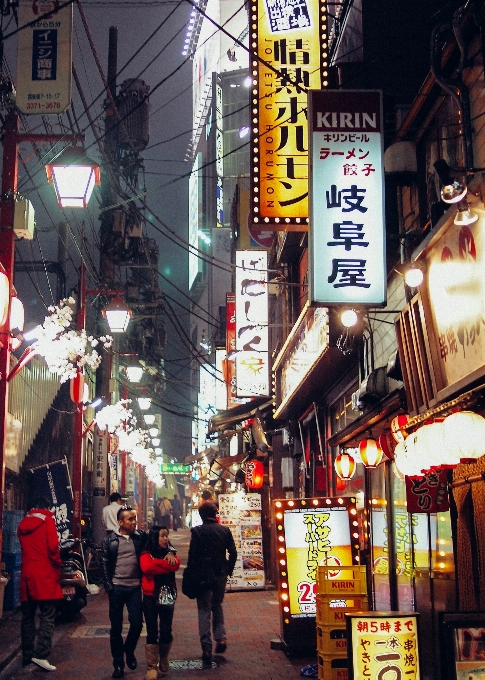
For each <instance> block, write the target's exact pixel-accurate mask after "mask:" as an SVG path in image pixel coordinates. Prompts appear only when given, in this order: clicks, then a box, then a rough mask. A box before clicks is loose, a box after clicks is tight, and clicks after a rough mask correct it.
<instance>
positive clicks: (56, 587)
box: [17, 508, 62, 602]
mask: <svg viewBox="0 0 485 680" xmlns="http://www.w3.org/2000/svg"><path fill="white" fill-rule="evenodd" d="M17 535H18V537H19V541H20V548H21V551H22V565H21V573H20V601H21V602H27V601H28V600H62V589H61V585H60V574H61V556H60V553H59V538H58V536H57V529H56V523H55V521H54V515H53V513H52V512H51V511H50V510H47V509H46V508H32V510H29V512H28V513H27V514H26V515H25V517H24V518H23V520H22V521H21V522H20V524H19V526H18V529H17Z"/></svg>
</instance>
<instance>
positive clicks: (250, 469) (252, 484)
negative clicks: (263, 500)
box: [245, 460, 264, 489]
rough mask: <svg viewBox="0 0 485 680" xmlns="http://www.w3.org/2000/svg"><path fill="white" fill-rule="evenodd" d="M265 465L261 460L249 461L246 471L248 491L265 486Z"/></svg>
mask: <svg viewBox="0 0 485 680" xmlns="http://www.w3.org/2000/svg"><path fill="white" fill-rule="evenodd" d="M263 479H264V465H263V463H262V462H261V461H260V460H248V462H247V463H246V471H245V484H246V486H247V487H248V489H260V488H261V487H262V486H263Z"/></svg>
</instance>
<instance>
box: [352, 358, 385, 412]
mask: <svg viewBox="0 0 485 680" xmlns="http://www.w3.org/2000/svg"><path fill="white" fill-rule="evenodd" d="M386 370H387V366H381V368H376V370H375V371H372V372H371V373H369V375H368V376H367V378H365V379H364V380H363V381H362V383H361V385H360V387H359V390H358V397H357V400H358V405H359V408H360V409H361V410H363V409H364V408H365V407H366V406H369V405H371V404H375V403H376V402H378V401H379V400H380V399H382V398H383V397H385V396H387V394H389V380H388V378H387V375H386Z"/></svg>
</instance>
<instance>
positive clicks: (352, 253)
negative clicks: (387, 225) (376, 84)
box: [308, 90, 386, 305]
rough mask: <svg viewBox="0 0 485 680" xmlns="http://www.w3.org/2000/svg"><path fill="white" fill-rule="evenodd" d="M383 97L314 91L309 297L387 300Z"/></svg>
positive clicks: (351, 301)
mask: <svg viewBox="0 0 485 680" xmlns="http://www.w3.org/2000/svg"><path fill="white" fill-rule="evenodd" d="M381 110H382V103H381V94H380V93H379V92H375V91H364V90H362V91H360V90H356V91H350V90H332V91H330V90H319V91H311V92H310V93H309V102H308V111H309V130H310V225H309V256H310V266H309V278H310V291H309V294H310V300H311V301H312V302H317V303H321V304H325V305H342V304H346V305H348V304H354V305H382V304H384V303H385V301H386V266H385V265H386V261H385V229H384V185H383V176H384V174H383V154H382V113H381Z"/></svg>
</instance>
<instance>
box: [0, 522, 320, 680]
mask: <svg viewBox="0 0 485 680" xmlns="http://www.w3.org/2000/svg"><path fill="white" fill-rule="evenodd" d="M170 540H171V541H172V543H173V545H174V546H175V547H176V548H177V551H178V554H179V556H180V558H181V561H182V565H181V568H180V570H179V572H178V574H177V585H178V598H177V602H176V605H175V616H174V642H173V646H172V651H171V654H170V672H169V674H168V676H167V677H168V678H172V679H173V680H177V679H180V680H182V679H185V678H187V679H188V680H197V679H198V678H207V676H208V675H210V676H212V677H214V678H230V679H231V680H249V679H251V680H293V679H295V678H299V677H300V670H301V668H302V667H303V666H305V665H307V664H310V663H315V662H316V659H311V658H310V659H309V658H288V657H287V656H286V654H285V653H284V652H283V651H281V650H279V649H273V648H272V641H273V647H276V646H278V645H277V644H275V641H278V640H279V633H280V624H279V610H278V606H277V591H276V590H266V591H253V592H232V593H228V594H227V595H226V597H225V600H224V613H225V618H226V627H227V631H228V645H227V651H226V653H225V654H224V655H216V656H214V657H213V662H212V667H211V668H207V667H205V668H202V661H201V659H200V655H201V649H200V644H199V639H198V631H197V607H196V603H195V601H194V600H189V599H188V598H187V597H185V596H184V595H182V591H181V579H182V571H183V568H184V566H185V564H186V560H187V552H188V545H189V540H190V532H189V530H188V529H182V530H179V531H178V532H171V534H170ZM125 621H126V617H125ZM144 644H145V638H144V631H143V632H142V636H141V638H140V641H139V643H138V647H137V659H138V668H137V669H136V670H135V671H131V670H129V669H128V668H126V667H125V676H124V677H125V678H126V679H127V680H142V679H143V678H144V677H145V672H146V664H145V654H144ZM19 645H20V614H15V615H10V616H9V617H8V618H5V619H3V620H0V668H1V669H2V670H0V680H10V679H12V680H17V678H18V679H19V680H24V679H26V678H29V677H32V678H36V677H39V676H41V675H45V674H46V672H45V671H43V670H41V669H40V668H37V667H36V666H34V665H33V664H31V665H30V666H28V667H26V668H22V666H21V655H20V654H19V653H17V654H15V655H14V656H13V654H14V652H15V650H16V649H18V651H19ZM7 654H9V655H10V656H13V658H12V659H11V660H10V662H9V663H7V665H5V666H4V664H5V658H6V655H7ZM49 660H50V661H51V663H53V664H54V665H56V667H57V670H56V671H55V672H54V673H53V674H52V677H53V678H55V679H56V680H68V679H69V680H86V679H87V678H89V679H91V678H96V679H99V680H109V678H111V673H112V671H113V667H112V665H111V656H110V650H109V619H108V599H107V595H106V594H105V593H104V590H103V589H101V590H100V592H99V594H97V595H90V596H89V599H88V606H87V607H86V608H85V609H84V610H83V612H82V614H81V616H80V618H79V619H78V620H76V621H74V622H72V623H68V624H60V625H59V626H57V627H56V630H55V634H54V644H53V649H52V653H51V655H50V657H49ZM2 661H3V663H2ZM3 666H4V667H3ZM2 667H3V668H2Z"/></svg>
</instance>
